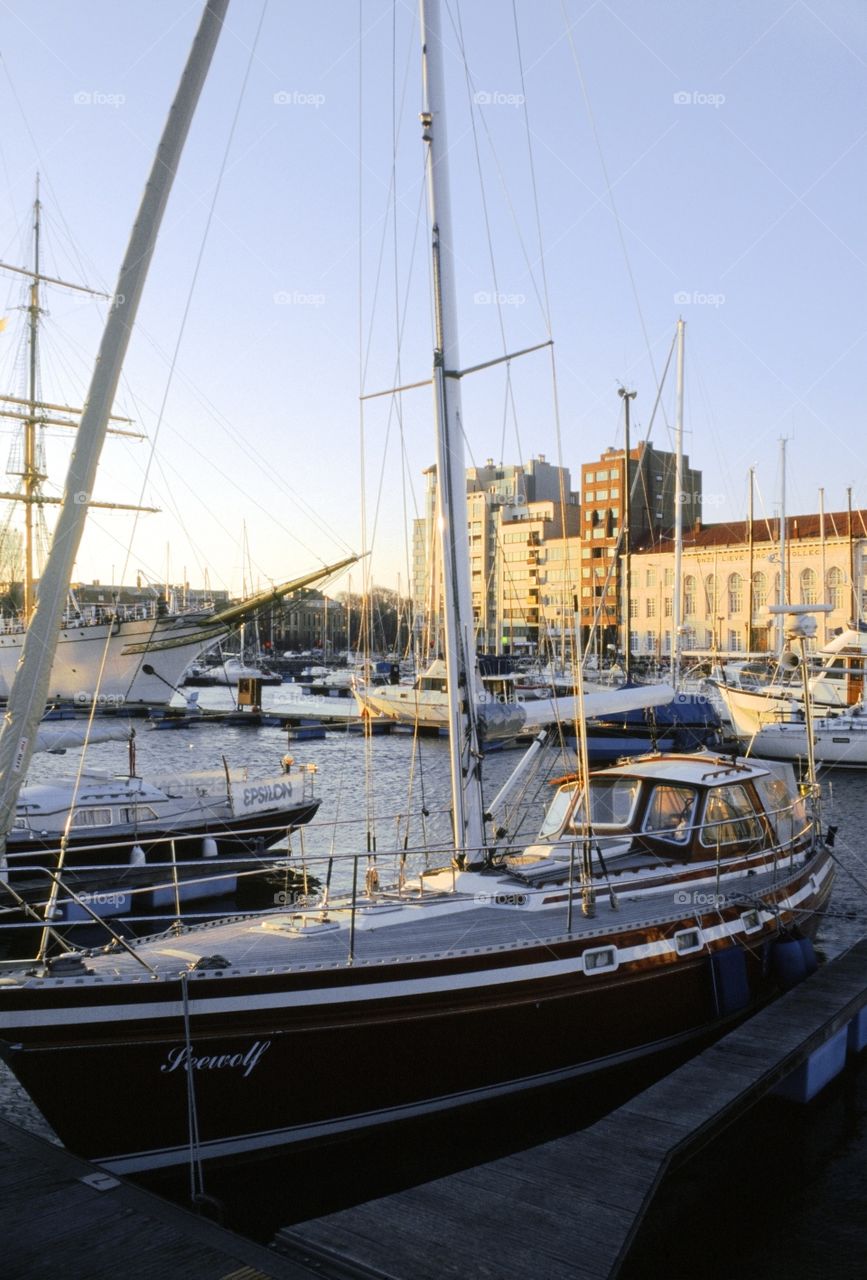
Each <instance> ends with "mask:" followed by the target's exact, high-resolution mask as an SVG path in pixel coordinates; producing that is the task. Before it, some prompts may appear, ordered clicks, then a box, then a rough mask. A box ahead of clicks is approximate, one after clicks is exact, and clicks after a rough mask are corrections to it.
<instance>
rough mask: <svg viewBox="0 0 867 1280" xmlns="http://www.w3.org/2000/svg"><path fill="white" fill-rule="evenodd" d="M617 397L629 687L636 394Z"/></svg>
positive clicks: (625, 662) (625, 656)
mask: <svg viewBox="0 0 867 1280" xmlns="http://www.w3.org/2000/svg"><path fill="white" fill-rule="evenodd" d="M617 394H618V395H619V396H620V398H621V400H622V401H623V525H622V528H621V534H622V538H623V595H622V599H621V605H620V608H621V613H622V616H623V674H624V675H625V677H626V683H627V684H629V682H630V680H631V679H632V645H631V636H630V634H629V628H630V618H631V616H632V529H631V527H630V526H631V518H630V517H631V508H632V477H631V473H630V467H629V457H630V453H631V449H632V445H631V442H630V439H629V403H630V401H631V400H634V399H635V397H636V396H637V394H638V392H637V391H627V390H626V388H625V387H619V388H618V391H617Z"/></svg>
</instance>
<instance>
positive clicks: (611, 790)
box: [542, 777, 641, 836]
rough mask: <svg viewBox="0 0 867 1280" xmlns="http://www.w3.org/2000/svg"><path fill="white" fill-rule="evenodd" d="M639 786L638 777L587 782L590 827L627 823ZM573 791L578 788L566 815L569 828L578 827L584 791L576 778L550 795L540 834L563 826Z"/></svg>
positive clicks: (639, 780)
mask: <svg viewBox="0 0 867 1280" xmlns="http://www.w3.org/2000/svg"><path fill="white" fill-rule="evenodd" d="M640 787H641V779H640V778H618V777H607V778H606V777H602V778H593V779H591V782H590V821H591V824H592V826H593V829H594V830H596V831H598V830H604V829H605V828H606V827H625V826H628V825H629V822H630V820H631V818H632V814H633V812H634V810H635V802H636V799H637V798H638V791H639V788H640ZM576 792H580V793H581V794H580V795H579V797H578V799H577V801H576V802H575V805H574V809H573V811H572V814H571V816H570V817H569V830H570V831H576V830H580V829H581V827H582V826H583V825H584V822H585V820H586V819H585V813H584V791H583V787H582V786H581V784H580V783H578V782H571V783H568V784H567V785H565V786H562V787H560V789H559V791H558V792H557V794H556V796H555V797H554V799H553V801H552V803H551V806H550V808H549V809H548V812H547V814H546V815H545V821H544V823H543V825H542V835H543V836H553V835H557V834H558V833H559V832H560V831H562V830H563V827H564V824H565V823H566V818H567V816H569V809H570V807H571V806H572V801H573V799H574V797H575V794H576Z"/></svg>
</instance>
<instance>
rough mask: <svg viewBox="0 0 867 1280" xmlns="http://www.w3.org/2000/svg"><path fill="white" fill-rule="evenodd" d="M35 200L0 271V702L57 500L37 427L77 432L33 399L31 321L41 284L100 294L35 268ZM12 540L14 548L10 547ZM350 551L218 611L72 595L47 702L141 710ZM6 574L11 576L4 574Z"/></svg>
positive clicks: (63, 410) (57, 409)
mask: <svg viewBox="0 0 867 1280" xmlns="http://www.w3.org/2000/svg"><path fill="white" fill-rule="evenodd" d="M41 215H42V204H41V201H40V198H39V188H38V182H37V193H36V198H35V200H34V204H33V260H32V263H31V264H30V265H29V266H27V267H19V266H14V265H12V264H9V263H5V262H0V271H2V272H6V273H12V274H13V275H19V276H22V277H24V278H26V280H27V301H26V305H25V306H24V308H23V309H24V311H25V313H26V335H25V360H24V363H25V365H26V382H27V388H26V394H25V395H14V394H12V393H11V392H8V391H0V419H3V420H5V421H6V422H8V423H12V424H13V426H15V427H17V428H18V429H19V431H20V437H21V438H20V440H19V441H18V442H16V444H15V445H14V446H13V449H12V451H11V462H10V464H9V468H8V471H9V473H11V475H12V476H16V477H17V478H18V487H17V489H13V490H5V491H2V492H0V501H2V502H4V503H14V504H17V505H18V506H19V507H20V508H22V509H23V521H22V526H23V527H22V529H21V533H20V534H18V533H17V531H16V533H14V534H13V535H12V537H11V539H10V538H9V534H8V533H7V545H8V547H9V550H8V551H7V555H6V560H7V564H9V565H10V568H12V567H13V564H14V562H19V556H18V555H17V554H14V552H15V551H17V544H18V542H19V541H20V551H21V555H20V570H19V572H20V576H21V581H22V601H21V606H20V609H19V610H17V611H16V612H14V613H13V614H12V616H6V617H5V618H4V619H3V622H2V626H0V702H5V701H6V699H7V698H8V696H9V690H10V688H11V685H12V680H13V678H14V675H15V671H16V669H17V667H18V663H19V660H20V658H21V650H22V648H23V645H24V639H25V636H26V634H27V630H28V627H29V625H30V620H31V617H32V614H33V609H34V605H35V600H36V591H37V587H38V582H37V577H38V569H37V558H38V556H37V543H38V541H39V531H40V526H41V524H42V522H43V517H44V513H45V508H50V507H52V506H55V507H59V506H60V504H61V502H62V501H63V499H62V498H61V497H60V496H54V495H53V494H51V493H49V492H47V491H46V487H45V482H46V480H47V478H48V477H47V475H46V468H45V448H44V442H43V433H44V430H45V428H46V427H51V428H67V429H70V430H77V428H78V423H79V419H80V416H81V413H82V410H81V409H80V408H76V407H74V406H72V405H68V404H61V403H57V402H48V401H46V400H44V399H42V398H41V397H40V391H39V389H40V373H39V355H40V324H41V317H42V315H43V314H44V307H43V304H42V287H43V286H44V285H46V284H50V285H51V286H54V287H57V288H62V289H67V290H73V291H75V292H79V293H81V292H83V293H87V294H91V295H94V296H97V297H101V298H107V297H108V295H106V294H100V293H98V292H97V291H96V290H92V289H89V288H88V287H87V286H85V285H82V284H77V283H74V282H70V281H65V280H60V279H58V278H57V277H55V276H49V275H45V274H44V273H43V272H42V268H41V251H42V246H41V240H42V216H41ZM132 425H133V424H132V423H131V420H130V419H128V418H121V417H118V416H116V415H112V417H111V418H110V425H109V428H108V430H109V432H110V433H112V434H115V435H121V436H126V437H133V438H134V437H136V436H137V435H138V433H136V432H135V431H133V430H132V429H131V428H132ZM86 505H87V507H88V509H90V508H105V509H109V510H114V511H153V510H155V508H150V507H139V506H132V505H127V504H123V503H118V502H97V501H94V500H93V499H92V498H91V497H88V499H87V504H86ZM13 543H14V544H15V545H14V547H13V545H12V544H13ZM355 559H356V557H350V558H348V559H346V560H343V561H341V562H340V563H339V564H335V565H325V566H322V568H320V569H317V570H314V571H312V572H311V573H308V574H304V575H302V576H301V577H299V578H295V579H293V580H291V581H288V582H284V583H282V584H280V585H278V586H275V587H272V588H269V589H268V590H266V591H262V592H259V593H256V594H254V595H250V596H248V597H247V598H245V599H244V600H241V601H240V602H239V603H237V604H234V605H231V606H228V607H226V608H224V609H221V610H217V609H196V610H190V611H182V612H178V611H173V610H171V609H170V608H169V605H168V603H167V601H166V600H165V598H164V597H163V596H162V595H161V594H160V593H155V594H154V597H153V599H152V600H150V601H148V602H137V603H135V604H132V605H121V604H119V603H117V604H112V605H111V606H110V607H104V608H103V607H99V608H90V609H87V608H79V607H78V604H77V603H76V601H75V600H74V598H73V597H72V596H70V599H69V604H68V607H67V609H66V611H65V613H64V616H63V619H62V623H61V628H60V633H59V636H58V641H57V651H56V654H55V658H54V664H53V666H52V669H51V679H50V682H49V688H48V697H49V699H50V701H51V702H53V703H58V704H71V705H73V706H77V707H82V708H86V707H89V706H91V705H92V704H93V703H97V705H99V706H103V707H117V708H125V709H127V710H136V709H140V710H144V709H146V708H148V707H159V706H164V705H166V704H167V703H168V702H169V701H170V700H171V697H172V695H173V694H174V693H175V691H176V689H177V687H178V685H179V684H180V683H181V681H182V679H183V676H184V672H185V671H186V670H187V668H188V667H189V666H190V664H191V663H192V662H194V660H195V659H196V658H197V657H198V655H199V654H200V653H201V652H202V650H203V649H205V648H207V647H209V646H210V645H213V644H216V643H217V642H218V641H220V640H221V639H223V638H224V637H225V636H227V635H228V634H229V632H230V631H231V630H232V629H233V628H235V627H237V626H239V625H240V624H241V623H242V622H244V621H245V620H246V619H249V618H252V617H253V616H254V615H255V614H256V613H257V612H258V611H259V610H260V609H264V608H267V606H268V605H270V604H272V603H274V602H275V601H278V600H281V599H282V598H283V597H284V596H286V595H289V594H290V593H291V592H293V591H296V590H299V589H301V588H303V587H308V586H312V585H314V584H316V583H318V582H321V581H322V580H323V579H325V578H327V577H328V576H330V575H331V574H332V573H337V572H339V571H340V570H341V569H343V568H345V567H347V566H348V565H349V564H352V563H354V561H355ZM10 576H11V577H12V578H13V580H14V578H15V576H16V574H15V572H14V571H13V572H12V573H11V574H10Z"/></svg>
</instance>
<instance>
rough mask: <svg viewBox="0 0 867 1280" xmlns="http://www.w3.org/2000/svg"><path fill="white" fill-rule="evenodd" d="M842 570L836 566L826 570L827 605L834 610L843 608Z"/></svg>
mask: <svg viewBox="0 0 867 1280" xmlns="http://www.w3.org/2000/svg"><path fill="white" fill-rule="evenodd" d="M843 583H844V579H843V570H842V569H838V568H837V567H836V566H835V567H834V568H833V569H829V570H828V603H829V604H830V605H831V607H832V608H834V609H842V608H843Z"/></svg>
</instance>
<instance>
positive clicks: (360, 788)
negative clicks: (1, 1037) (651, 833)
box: [0, 685, 867, 1280]
mask: <svg viewBox="0 0 867 1280" xmlns="http://www.w3.org/2000/svg"><path fill="white" fill-rule="evenodd" d="M263 693H264V695H265V707H266V709H267V708H268V707H273V708H274V709H278V710H289V709H291V708H292V706H293V704H297V690H296V689H295V688H294V687H293V686H289V685H284V686H281V687H275V688H269V689H266V690H264V691H263ZM199 701H200V703H201V705H202V706H205V707H212V708H218V707H222V708H231V706H232V693H231V691H230V690H227V689H203V690H202V691H201V694H200V699H199ZM125 750H126V749H125V747H124V745H123V744H121V743H105V744H101V745H99V746H97V747H94V748H93V749H92V752H91V754H90V756H89V760H90V767H92V768H94V769H100V770H109V771H121V772H122V771H123V770H124V769H125V765H126V755H125ZM287 751H288V752H290V753H291V755H292V756H293V757H294V759H295V763H296V765H297V764H302V763H306V764H310V765H313V766H315V768H316V794H317V795H318V796H319V797H320V798H321V800H322V804H321V807H320V810H319V813H318V815H317V817H316V819H315V820H314V822H313V823H312V824H311V825H310V826H309V827H308V828H306V829H305V830H304V832H303V837H302V835H301V833H295V834H294V835H293V836H292V838H291V849H290V850H286V852H287V853H289V854H291V857H290V865H292V866H293V867H295V868H296V869H297V868H298V867H299V865H300V864H301V863H302V862H303V863H304V864H305V865H309V868H310V871H311V873H312V874H313V875H315V876H317V877H320V878H321V875H322V869H323V868H324V866H325V862H324V859H326V858H327V856H328V854H329V853H331V852H334V851H336V850H342V851H346V845H347V832H348V831H349V825H348V824H349V823H350V822H353V823H357V822H358V820H359V819H360V818H361V819H364V827H365V828H367V829H368V830H370V831H372V832H375V838H376V844H377V848H378V849H382V850H385V848H386V847H391V846H392V845H393V842H394V841H396V840H398V841H400V840H403V841H404V842H405V843H407V844H408V845H409V846H410V847H413V846H414V845H415V844H416V843H417V842H418V843H420V842H421V840H422V838H426V839H428V840H430V841H434V842H435V841H437V840H445V839H446V836H447V831H448V760H447V744H446V742H445V740H444V739H440V738H437V737H424V738H421V739H418V740H416V739H415V738H414V737H413V735H412V734H407V733H392V734H387V735H382V736H379V735H377V736H375V737H373V738H372V739H367V740H366V739H364V738H362V737H361V736H360V735H359V734H358V733H357V732H354V731H351V730H349V729H348V728H346V727H339V728H336V729H333V730H329V731H328V732H327V733H326V735H325V736H324V737H321V738H314V739H312V740H301V741H294V742H289V741H288V740H287V734H286V731H285V730H284V729H281V728H279V727H277V726H273V727H261V728H248V727H246V726H235V725H229V724H224V723H206V722H200V723H192V724H187V723H185V724H182V725H181V727H179V728H175V729H171V730H168V729H167V730H163V731H156V730H152V729H149V728H148V727H146V726H145V725H144V724H141V725H140V727H139V729H138V732H137V734H136V763H137V771H138V772H139V773H140V774H141V775H142V776H145V777H147V776H148V774H161V775H167V774H171V773H172V772H180V771H187V770H196V769H214V768H222V767H223V762H224V761H225V763H226V764H228V765H229V766H231V767H238V766H241V765H244V764H246V765H248V766H249V768H250V771H251V774H255V773H257V772H258V773H260V774H264V773H273V772H276V771H277V770H278V769H279V767H280V762H281V760H282V758H283V756H284V755H285V754H286V753H287ZM519 758H520V754H519V752H517V751H514V750H501V751H498V752H495V753H493V754H492V755H491V756H490V757H489V758H488V759H487V760H486V766H485V776H486V783H487V788H488V791H487V797H486V798H487V801H488V803H490V800H491V799H492V797H493V796H494V794H495V793H496V791H497V790H498V789H499V787H500V786H501V785H502V783H503V781H504V780H505V779H506V777H507V776H508V775H509V774H510V773H511V771H512V769H513V768H514V766H515V765H516V764H517V762H518V760H519ZM76 761H77V753H70V755H69V756H67V757H66V758H65V759H61V760H58V759H57V758H55V757H42V758H40V759H37V761H36V762H35V763H34V766H33V768H32V770H31V776H32V777H37V776H39V777H50V776H52V775H56V774H57V773H58V772H63V773H72V772H74V769H75V765H76ZM570 763H571V761H569V760H568V759H564V758H561V759H559V760H555V761H553V762H552V765H551V770H550V772H551V773H552V774H553V775H554V776H556V775H557V774H558V773H562V772H563V771H564V769H565V768H567V767H569V764H570ZM408 778H409V780H410V784H411V787H412V808H413V810H414V812H415V814H416V818H415V822H414V824H413V825H412V827H411V828H410V829H406V828H404V827H403V826H402V825H401V823H400V821H399V819H398V816H397V815H399V814H402V813H403V812H404V811H405V810H406V807H407V785H408ZM546 793H547V794H550V788H549V787H548V786H547V784H546V783H542V784H541V785H540V786H539V788H538V794H535V795H533V796H530V797H529V799H530V801H531V803H530V804H529V808H528V814H527V816H526V818H525V821H524V826H523V830H522V831H521V833H520V835H521V838H522V839H523V840H529V839H532V838H533V836H534V835H535V834H536V833H537V831H538V822H539V818H540V816H541V812H542V808H543V803H544V799H545V795H546ZM823 822H824V825H825V826H826V827H827V826H829V825H833V826H836V827H837V836H836V844H835V853H836V855H837V858H838V874H837V881H836V885H835V889H834V894H833V898H832V901H831V905H830V908H829V910H828V912H827V915H826V918H825V920H824V922H823V925H822V927H821V930H820V934H819V949H820V951H821V953H822V954H823V955H824V956H825V957H827V958H830V957H832V956H834V955H836V954H838V953H839V952H840V951H842V950H844V949H846V948H847V947H848V946H850V945H851V944H853V943H854V942H855V941H857V940H858V939H859V938H860V937H863V936H864V935H867V840H865V836H864V833H865V830H867V777H865V776H864V775H862V774H859V773H856V772H846V771H836V772H835V773H833V774H831V775H829V776H828V777H827V778H826V779H825V780H824V795H823ZM354 830H355V831H356V832H357V831H358V828H357V827H356V828H354ZM352 838H353V837H349V839H350V840H351V839H352ZM355 838H356V839H357V838H358V837H357V836H356V837H355ZM362 847H363V846H362ZM357 851H358V850H357ZM385 857H386V855H385V854H384V853H383V859H385ZM393 869H394V868H392V867H391V865H390V864H389V863H387V862H386V861H383V864H382V877H383V879H389V878H390V876H391V872H392V870H393ZM339 887H341V886H340V885H339V884H336V883H335V888H339ZM203 908H204V904H201V908H200V909H203ZM673 1065H675V1063H674V1062H672V1063H671V1064H661V1065H660V1068H659V1069H660V1070H663V1069H665V1068H666V1066H673ZM382 1070H383V1071H384V1072H386V1073H387V1072H388V1070H389V1064H388V1063H387V1062H384V1063H383V1064H382ZM647 1082H648V1081H647V1080H645V1079H643V1078H642V1079H639V1078H637V1077H634V1076H632V1075H629V1074H624V1076H623V1078H622V1079H620V1080H618V1081H615V1082H614V1083H613V1086H612V1096H611V1099H610V1102H611V1105H616V1103H617V1102H618V1101H619V1100H622V1099H623V1098H625V1097H627V1096H629V1094H630V1093H631V1092H634V1091H635V1089H636V1088H638V1087H641V1085H642V1084H644V1083H647ZM0 1107H2V1110H3V1113H4V1114H5V1115H7V1116H8V1117H9V1118H10V1119H12V1120H14V1121H15V1122H16V1123H20V1124H24V1125H26V1126H27V1127H31V1128H34V1129H36V1130H37V1131H40V1127H41V1125H42V1122H41V1120H40V1118H39V1117H38V1116H37V1115H36V1114H35V1113H34V1111H33V1108H32V1107H31V1105H30V1104H29V1101H28V1100H27V1099H26V1097H24V1096H23V1094H22V1093H21V1091H20V1089H19V1088H18V1086H17V1084H16V1083H15V1082H14V1080H12V1079H11V1078H10V1077H9V1076H8V1074H7V1073H5V1071H3V1072H2V1074H0ZM593 1118H594V1116H593V1115H585V1114H583V1113H582V1108H581V1099H580V1084H574V1083H573V1084H572V1085H570V1086H569V1087H568V1088H560V1089H558V1090H554V1091H551V1092H550V1093H547V1094H540V1095H539V1096H536V1097H531V1098H529V1099H527V1098H525V1099H522V1100H521V1101H520V1102H519V1103H518V1102H515V1101H514V1100H512V1101H510V1102H509V1103H508V1104H507V1105H500V1106H498V1107H495V1108H491V1109H489V1110H487V1111H484V1112H481V1113H480V1114H479V1115H474V1116H472V1117H467V1116H462V1117H460V1118H459V1119H457V1120H456V1121H454V1122H448V1123H447V1122H443V1120H442V1119H438V1120H437V1122H436V1123H435V1124H430V1123H427V1124H424V1123H422V1124H418V1125H416V1126H414V1127H413V1129H412V1130H411V1131H410V1134H409V1137H408V1138H407V1135H406V1134H405V1133H403V1132H402V1133H401V1134H400V1135H398V1136H394V1135H389V1134H387V1133H386V1134H379V1135H370V1136H369V1137H367V1138H365V1139H364V1140H363V1141H362V1142H361V1143H360V1144H359V1143H358V1142H355V1143H354V1145H353V1148H352V1151H351V1152H350V1151H349V1150H348V1149H347V1148H345V1147H344V1146H343V1145H342V1144H340V1143H337V1144H335V1145H334V1146H333V1147H330V1148H327V1149H326V1150H325V1151H321V1152H317V1153H314V1154H313V1155H311V1156H310V1157H309V1158H308V1157H305V1160H304V1162H303V1164H302V1167H301V1168H300V1169H299V1166H298V1162H297V1161H295V1162H293V1163H292V1164H285V1165H284V1164H281V1162H279V1161H273V1162H269V1163H268V1165H267V1167H266V1166H263V1167H262V1169H261V1170H259V1171H258V1172H257V1173H256V1174H255V1176H246V1177H244V1178H243V1179H240V1180H239V1179H237V1177H234V1178H233V1177H232V1176H231V1175H225V1176H220V1175H219V1174H218V1173H217V1174H215V1176H214V1177H213V1179H212V1182H211V1184H210V1185H209V1186H208V1187H207V1188H206V1190H207V1191H208V1193H209V1194H210V1195H211V1196H213V1197H214V1198H215V1199H216V1200H218V1201H220V1202H221V1204H222V1212H223V1213H224V1220H225V1222H226V1225H229V1226H232V1227H234V1228H235V1229H238V1230H241V1231H242V1232H244V1233H247V1234H249V1235H251V1236H254V1237H256V1238H258V1239H264V1240H269V1239H271V1238H272V1237H273V1235H274V1234H275V1232H276V1231H277V1230H278V1229H279V1228H280V1227H281V1226H286V1225H290V1224H291V1223H292V1222H296V1221H299V1220H303V1219H304V1218H306V1217H311V1216H316V1215H318V1214H321V1213H323V1212H327V1211H330V1210H332V1209H335V1208H339V1207H342V1206H344V1205H347V1204H351V1203H354V1202H357V1201H358V1200H361V1199H369V1198H372V1197H374V1196H377V1195H381V1194H385V1193H387V1192H389V1191H392V1190H396V1189H398V1188H400V1187H403V1186H408V1185H412V1184H413V1183H416V1182H420V1181H424V1180H428V1179H430V1178H432V1177H437V1176H440V1175H442V1174H445V1173H448V1172H451V1171H453V1170H457V1169H460V1168H464V1167H467V1166H469V1165H472V1164H476V1163H479V1162H481V1161H484V1160H489V1159H492V1158H495V1157H496V1156H498V1155H501V1154H505V1153H506V1152H507V1151H509V1150H517V1149H520V1148H522V1147H527V1146H531V1145H533V1144H535V1143H538V1142H542V1141H545V1140H547V1139H549V1138H553V1137H556V1136H558V1135H559V1134H561V1133H565V1132H569V1131H571V1130H572V1129H574V1128H575V1127H576V1125H579V1124H582V1123H587V1122H589V1121H591V1120H592V1119H593ZM865 1202H867V1071H865V1066H864V1064H863V1063H861V1064H860V1065H859V1066H858V1067H857V1068H856V1069H854V1070H853V1069H850V1070H849V1071H847V1073H846V1074H845V1075H844V1076H843V1077H841V1078H840V1079H838V1080H837V1081H836V1082H834V1083H833V1084H832V1085H831V1086H829V1087H828V1089H826V1090H825V1091H824V1093H823V1094H822V1095H820V1097H819V1098H818V1099H817V1100H816V1101H815V1102H814V1103H813V1104H812V1105H811V1106H809V1107H807V1108H797V1107H795V1106H793V1105H792V1104H788V1103H783V1102H782V1101H781V1100H779V1099H768V1100H767V1101H765V1102H763V1103H761V1104H759V1105H758V1106H756V1107H755V1108H754V1109H753V1110H752V1111H751V1112H750V1114H749V1116H748V1117H747V1118H746V1119H745V1120H743V1121H741V1122H739V1123H738V1124H737V1125H736V1126H734V1127H733V1129H732V1130H731V1131H730V1132H729V1133H727V1134H725V1135H724V1136H723V1137H722V1138H721V1139H720V1140H718V1141H717V1142H715V1143H714V1144H713V1146H712V1147H711V1148H709V1149H708V1150H706V1151H705V1152H703V1153H701V1154H699V1155H698V1156H697V1157H695V1158H694V1159H693V1160H692V1161H690V1163H689V1165H688V1166H686V1167H685V1168H684V1170H682V1171H681V1172H679V1173H677V1174H675V1175H673V1176H672V1177H671V1178H670V1179H669V1180H668V1181H667V1183H666V1186H665V1189H664V1191H663V1193H662V1194H661V1195H660V1197H659V1198H658V1202H657V1203H656V1204H655V1206H654V1209H653V1210H652V1212H651V1214H650V1216H649V1218H648V1220H647V1223H646V1225H645V1227H644V1228H643V1229H642V1234H641V1237H640V1239H639V1241H638V1245H637V1248H636V1251H635V1255H634V1258H633V1259H632V1260H631V1261H630V1263H629V1266H628V1267H627V1270H626V1271H625V1273H624V1274H625V1275H626V1276H628V1277H630V1280H639V1278H640V1277H641V1276H643V1275H647V1274H651V1271H654V1272H655V1269H656V1267H657V1266H658V1265H659V1260H660V1259H661V1258H664V1259H665V1263H666V1274H669V1275H672V1276H680V1275H686V1274H691V1272H692V1270H693V1269H694V1267H695V1265H696V1263H697V1259H698V1258H701V1264H700V1265H701V1270H702V1273H703V1274H704V1275H705V1276H708V1277H717V1276H719V1277H722V1276H730V1275H731V1274H732V1273H733V1271H734V1270H735V1269H736V1268H738V1267H743V1266H745V1265H749V1266H750V1267H751V1268H752V1267H754V1266H756V1264H759V1265H761V1266H762V1267H763V1269H764V1270H766V1272H767V1273H768V1274H780V1275H787V1276H790V1277H799V1276H813V1275H816V1276H819V1275H822V1276H825V1275H834V1276H837V1277H852V1278H853V1280H854V1277H856V1276H859V1277H860V1276H863V1275H865V1274H867V1264H865V1263H864V1261H863V1259H864V1258H867V1215H865V1213H864V1205H865ZM733 1220H734V1221H736V1222H737V1231H736V1232H733V1231H731V1230H730V1227H731V1224H732V1221H733ZM492 1265H493V1262H492ZM491 1274H492V1276H495V1275H496V1270H495V1269H493V1270H492V1272H491Z"/></svg>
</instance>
